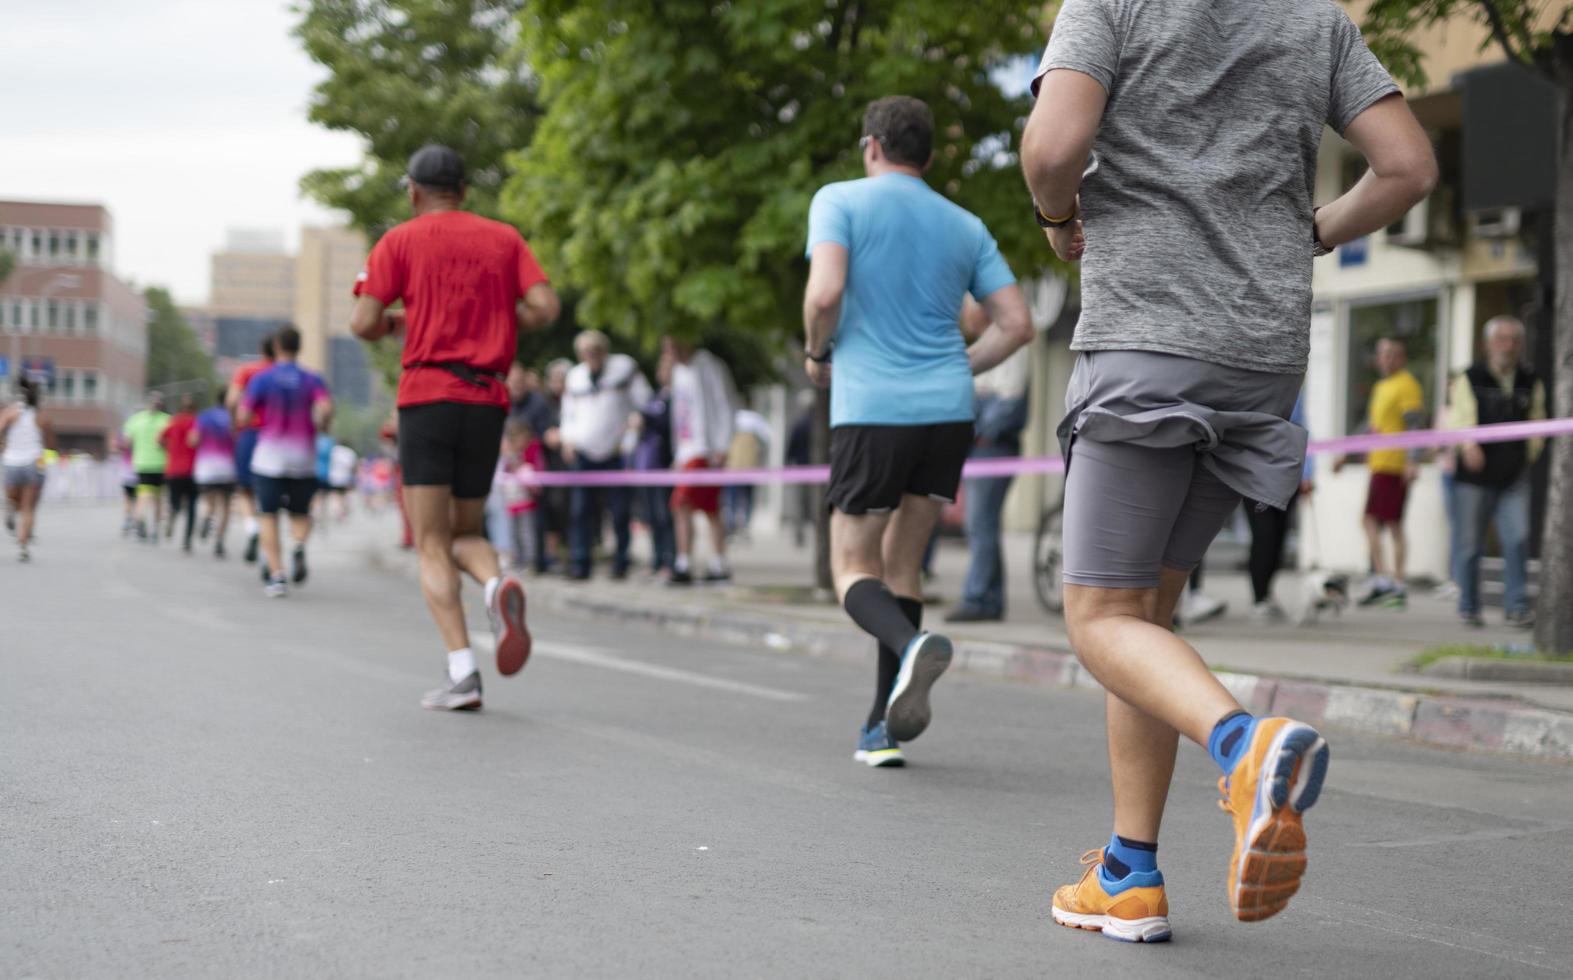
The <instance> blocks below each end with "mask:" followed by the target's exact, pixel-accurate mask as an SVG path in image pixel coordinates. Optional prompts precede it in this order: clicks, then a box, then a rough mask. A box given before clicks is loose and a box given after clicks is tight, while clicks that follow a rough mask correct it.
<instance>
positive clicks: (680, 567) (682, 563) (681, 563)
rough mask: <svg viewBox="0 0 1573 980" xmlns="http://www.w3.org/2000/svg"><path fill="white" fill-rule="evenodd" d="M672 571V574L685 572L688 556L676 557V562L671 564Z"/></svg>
mask: <svg viewBox="0 0 1573 980" xmlns="http://www.w3.org/2000/svg"><path fill="white" fill-rule="evenodd" d="M672 571H674V572H686V571H688V556H687V555H678V556H677V560H676V561H674V562H672Z"/></svg>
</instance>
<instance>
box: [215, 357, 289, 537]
mask: <svg viewBox="0 0 1573 980" xmlns="http://www.w3.org/2000/svg"><path fill="white" fill-rule="evenodd" d="M260 351H261V354H262V358H261V359H260V360H256V361H252V362H250V363H248V364H243V365H241V366H240V367H239V368H237V369H236V370H235V376H234V377H233V378H231V379H230V382H229V390H228V391H227V392H226V393H225V395H224V407H225V408H228V409H229V410H230V412H231V413H233V414H236V415H238V414H239V412H240V401H241V399H242V398H243V397H244V396H245V394H246V386H247V385H248V384H250V383H251V379H252V378H255V377H256V376H257V375H258V374H261V373H262V372H263V371H266V370H267V369H268V368H270V367H272V366H273V359H274V355H275V352H276V348H275V347H274V343H273V336H272V335H271V334H270V335H269V336H267V337H265V338H263V340H262V344H261V347H260ZM261 427H262V420H261V419H252V420H251V424H250V425H241V426H236V435H235V492H236V493H238V494H239V495H240V508H241V512H242V513H243V514H245V515H246V523H245V525H244V530H245V532H246V552H245V556H244V557H245V560H246V561H248V562H253V561H256V560H257V529H258V523H257V503H256V498H255V497H254V496H253V495H252V492H251V454H252V453H254V452H256V451H257V430H258V429H260V428H261Z"/></svg>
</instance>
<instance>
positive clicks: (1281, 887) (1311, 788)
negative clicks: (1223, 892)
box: [1218, 718, 1328, 922]
mask: <svg viewBox="0 0 1573 980" xmlns="http://www.w3.org/2000/svg"><path fill="white" fill-rule="evenodd" d="M1327 762H1328V750H1327V742H1326V741H1325V740H1324V739H1323V738H1322V736H1321V735H1320V734H1318V733H1317V731H1316V729H1314V728H1312V727H1311V726H1310V725H1305V724H1301V723H1300V722H1298V721H1293V720H1291V719H1289V718H1259V719H1257V720H1256V723H1255V725H1254V726H1253V727H1252V729H1251V742H1250V744H1249V745H1248V746H1246V749H1245V754H1244V755H1243V756H1241V757H1240V761H1239V762H1238V763H1237V764H1236V765H1235V768H1234V772H1232V773H1230V774H1229V775H1227V776H1225V777H1223V778H1222V779H1220V780H1218V789H1219V790H1220V791H1221V792H1222V793H1223V799H1222V800H1220V801H1218V806H1219V807H1220V808H1221V809H1222V810H1224V812H1226V813H1228V814H1230V815H1232V816H1233V817H1234V855H1233V857H1231V858H1230V859H1229V908H1231V909H1232V910H1233V911H1234V916H1235V918H1237V919H1239V920H1240V921H1241V922H1256V921H1259V920H1261V919H1266V918H1268V917H1270V916H1274V915H1277V914H1278V913H1279V912H1282V911H1283V910H1284V907H1285V906H1286V905H1288V904H1289V898H1290V897H1291V896H1292V895H1294V893H1295V892H1297V891H1299V889H1300V877H1301V876H1302V875H1304V874H1305V825H1304V824H1303V823H1302V822H1301V819H1300V815H1301V814H1302V813H1304V812H1305V811H1306V810H1309V809H1310V808H1311V806H1312V805H1313V804H1315V803H1316V798H1317V796H1318V795H1319V794H1320V793H1321V791H1322V781H1323V779H1325V778H1326V777H1327Z"/></svg>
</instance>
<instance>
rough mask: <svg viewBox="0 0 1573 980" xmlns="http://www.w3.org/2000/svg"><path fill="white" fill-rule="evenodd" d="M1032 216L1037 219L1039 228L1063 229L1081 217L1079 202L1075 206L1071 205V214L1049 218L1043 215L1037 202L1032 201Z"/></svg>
mask: <svg viewBox="0 0 1573 980" xmlns="http://www.w3.org/2000/svg"><path fill="white" fill-rule="evenodd" d="M1032 216H1033V217H1034V218H1037V219H1038V227H1039V228H1064V227H1065V226H1066V225H1068V224H1070V223H1071V222H1072V221H1075V220H1076V219H1077V218H1078V217H1080V216H1081V201H1080V200H1078V201H1077V202H1076V203H1075V204H1073V205H1071V213H1070V214H1068V215H1066V216H1065V217H1063V218H1051V217H1049V216H1048V215H1046V214H1044V213H1043V209H1042V208H1041V207H1039V206H1038V202H1037V201H1033V202H1032Z"/></svg>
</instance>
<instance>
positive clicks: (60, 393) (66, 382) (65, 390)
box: [55, 371, 77, 402]
mask: <svg viewBox="0 0 1573 980" xmlns="http://www.w3.org/2000/svg"><path fill="white" fill-rule="evenodd" d="M56 374H58V375H59V377H60V381H59V384H58V385H57V386H56V387H57V390H56V392H55V395H56V396H57V397H58V398H59V399H60V400H61V401H67V402H70V401H76V374H77V373H76V372H75V371H57V372H56Z"/></svg>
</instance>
